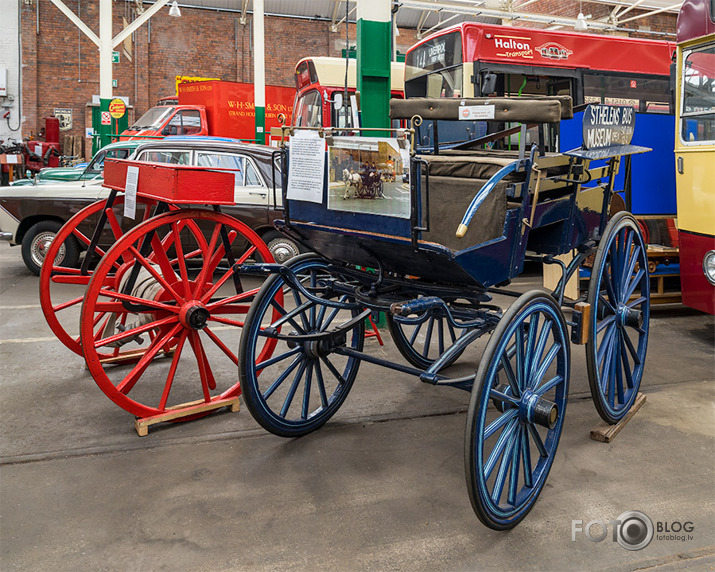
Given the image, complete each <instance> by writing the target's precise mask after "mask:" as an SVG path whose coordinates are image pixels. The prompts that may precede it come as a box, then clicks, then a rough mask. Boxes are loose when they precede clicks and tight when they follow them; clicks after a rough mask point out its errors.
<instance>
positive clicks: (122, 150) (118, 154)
mask: <svg viewBox="0 0 715 572" xmlns="http://www.w3.org/2000/svg"><path fill="white" fill-rule="evenodd" d="M140 143H141V141H118V142H116V143H110V144H109V145H105V146H104V147H102V148H101V149H100V150H99V151H97V152H96V153H95V154H94V157H92V160H91V161H90V162H89V164H87V165H85V166H84V167H51V168H47V169H42V170H41V171H40V172H39V173H37V175H35V178H34V179H20V180H19V181H15V182H14V183H12V186H14V187H16V186H25V185H35V184H42V183H56V182H58V181H87V180H90V179H95V178H97V177H99V178H100V179H101V178H102V168H103V166H104V160H105V159H106V158H107V157H109V158H112V159H126V158H127V157H129V155H131V154H132V153H133V152H134V149H136V148H137V146H138V145H139V144H140Z"/></svg>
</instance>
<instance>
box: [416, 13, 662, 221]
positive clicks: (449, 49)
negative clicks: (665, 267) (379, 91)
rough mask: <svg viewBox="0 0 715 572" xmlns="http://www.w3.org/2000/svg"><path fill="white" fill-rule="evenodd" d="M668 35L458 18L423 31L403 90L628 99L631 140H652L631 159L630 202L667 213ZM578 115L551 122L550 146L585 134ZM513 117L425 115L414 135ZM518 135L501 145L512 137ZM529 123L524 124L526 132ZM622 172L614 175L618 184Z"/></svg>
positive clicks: (460, 132)
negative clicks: (634, 34) (632, 119)
mask: <svg viewBox="0 0 715 572" xmlns="http://www.w3.org/2000/svg"><path fill="white" fill-rule="evenodd" d="M674 51H675V44H674V43H671V42H666V41H658V40H644V39H636V38H626V37H616V36H600V35H595V34H582V33H577V32H561V31H550V30H537V29H530V28H515V27H506V26H496V25H490V24H482V23H476V22H465V23H462V24H458V25H456V26H452V27H450V28H446V29H444V30H441V31H439V32H437V33H435V34H433V35H431V36H429V37H426V38H424V39H423V40H421V41H420V42H418V43H417V44H415V45H414V46H412V47H411V48H410V49H409V50H408V51H407V55H406V59H405V97H408V98H410V97H482V96H490V95H496V96H500V97H519V96H522V95H570V96H571V97H572V98H573V101H574V105H579V104H584V103H603V104H612V105H630V106H632V107H633V108H634V109H635V111H636V113H637V115H638V117H637V121H636V125H637V128H636V133H635V136H634V139H633V143H634V144H636V145H644V146H647V147H651V148H653V152H651V153H646V154H644V155H639V156H637V157H634V158H633V162H632V177H631V180H632V181H633V186H632V188H630V189H628V188H626V189H625V191H626V192H625V195H626V196H625V199H626V202H627V206H628V208H629V210H630V211H631V212H633V213H634V214H637V215H641V216H643V215H657V216H665V215H670V216H674V215H675V213H676V201H675V174H674V172H673V169H672V167H671V165H672V164H673V148H672V144H671V143H670V141H672V139H671V137H672V136H674V133H675V118H674V115H673V109H672V107H673V106H672V103H671V101H672V98H671V92H670V64H671V60H672V55H673V52H674ZM581 123H582V115H581V114H580V113H577V114H576V115H575V117H574V119H572V120H568V121H562V122H561V124H560V126H557V127H555V128H553V129H551V130H550V133H549V134H548V137H547V139H548V142H547V144H548V146H549V147H550V149H549V150H552V151H564V150H568V149H573V148H575V147H578V146H580V145H581V143H582V134H581ZM506 127H511V126H505V125H495V124H494V123H487V122H464V121H462V122H456V121H455V122H442V121H440V122H439V123H438V125H436V126H435V125H433V124H432V122H429V121H425V122H424V123H423V124H422V126H421V129H420V142H421V143H422V144H423V145H424V146H426V147H428V146H430V145H432V141H433V133H434V129H435V128H437V130H438V132H439V140H440V141H449V140H452V141H453V142H456V141H464V140H467V139H470V138H471V139H477V138H479V137H481V136H483V135H485V134H487V133H490V132H494V131H499V130H501V129H503V128H506ZM517 138H518V135H514V136H513V137H512V140H511V141H510V140H509V139H507V142H506V145H509V144H513V145H514V146H516V145H517ZM530 138H533V140H536V138H537V134H536V132H534V133H531V134H527V142H530V141H529V139H530ZM624 181H625V180H624V174H623V173H621V174H620V175H619V179H618V180H616V185H617V188H623V186H618V185H625V182H624Z"/></svg>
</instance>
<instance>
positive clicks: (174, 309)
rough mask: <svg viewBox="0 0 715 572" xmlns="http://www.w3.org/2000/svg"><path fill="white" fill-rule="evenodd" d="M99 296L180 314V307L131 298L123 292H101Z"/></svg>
mask: <svg viewBox="0 0 715 572" xmlns="http://www.w3.org/2000/svg"><path fill="white" fill-rule="evenodd" d="M99 296H106V297H108V298H116V299H117V300H123V301H126V302H133V303H134V304H142V305H143V306H149V307H150V308H156V309H157V310H166V311H167V312H172V313H174V314H178V313H179V308H178V306H167V305H166V304H162V303H161V302H155V301H154V300H147V299H145V298H137V297H136V296H131V295H129V294H122V293H121V292H114V291H110V290H100V291H99ZM99 304H100V303H98V304H97V307H99Z"/></svg>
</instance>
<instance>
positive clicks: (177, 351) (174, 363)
mask: <svg viewBox="0 0 715 572" xmlns="http://www.w3.org/2000/svg"><path fill="white" fill-rule="evenodd" d="M188 335H189V331H188V330H184V331H183V332H181V334H179V341H178V343H177V344H176V347H175V348H174V357H172V358H171V367H170V368H169V374H168V375H167V376H166V383H165V384H164V391H163V392H162V394H161V401H160V402H159V409H160V410H161V411H165V410H166V402H167V401H168V399H169V392H170V391H171V386H172V385H173V383H174V376H175V375H176V368H177V367H178V366H179V359H181V350H182V349H183V348H184V342H185V341H186V336H188Z"/></svg>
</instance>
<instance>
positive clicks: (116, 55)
mask: <svg viewBox="0 0 715 572" xmlns="http://www.w3.org/2000/svg"><path fill="white" fill-rule="evenodd" d="M112 63H113V64H118V63H119V52H112Z"/></svg>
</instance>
